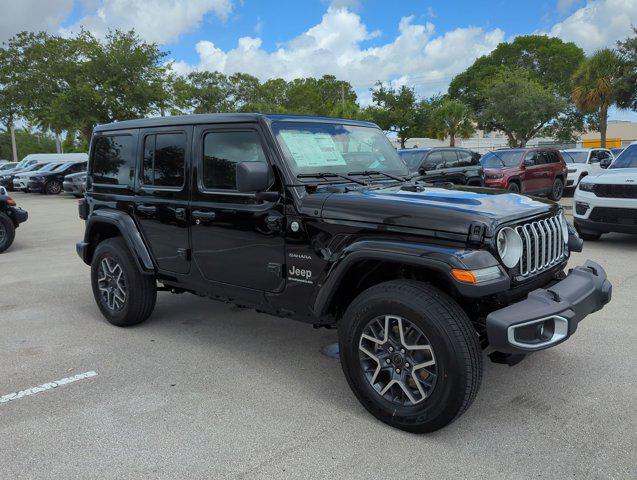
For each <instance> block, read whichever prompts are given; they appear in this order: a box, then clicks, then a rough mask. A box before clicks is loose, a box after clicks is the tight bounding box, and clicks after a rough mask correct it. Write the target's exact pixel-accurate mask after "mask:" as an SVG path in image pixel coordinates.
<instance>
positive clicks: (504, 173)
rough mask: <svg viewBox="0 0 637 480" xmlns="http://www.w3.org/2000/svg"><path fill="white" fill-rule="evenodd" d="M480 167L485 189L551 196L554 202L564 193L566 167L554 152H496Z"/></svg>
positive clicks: (484, 157) (534, 150) (515, 149)
mask: <svg viewBox="0 0 637 480" xmlns="http://www.w3.org/2000/svg"><path fill="white" fill-rule="evenodd" d="M480 163H482V167H483V168H484V175H485V181H484V185H485V187H491V188H501V189H506V190H509V191H510V192H516V193H518V192H520V193H533V194H537V195H548V197H549V198H550V199H551V200H559V199H560V198H562V193H564V182H565V180H566V173H567V167H566V163H564V159H563V158H562V155H561V154H560V152H559V151H557V150H555V149H553V148H508V149H503V150H496V151H493V152H489V153H487V154H486V155H484V156H483V157H482V158H481V159H480Z"/></svg>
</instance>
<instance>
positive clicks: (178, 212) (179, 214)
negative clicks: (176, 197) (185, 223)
mask: <svg viewBox="0 0 637 480" xmlns="http://www.w3.org/2000/svg"><path fill="white" fill-rule="evenodd" d="M175 218H176V219H177V220H185V219H186V209H185V208H175Z"/></svg>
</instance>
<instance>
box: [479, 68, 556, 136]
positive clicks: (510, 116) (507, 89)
mask: <svg viewBox="0 0 637 480" xmlns="http://www.w3.org/2000/svg"><path fill="white" fill-rule="evenodd" d="M482 95H483V96H484V101H485V106H484V107H483V108H482V109H480V111H479V112H478V115H477V118H478V122H479V123H480V124H481V125H483V126H484V128H485V129H486V130H488V131H493V130H499V131H501V132H504V133H505V134H506V136H507V138H508V140H509V145H510V146H512V147H523V146H525V145H526V143H527V142H528V141H529V140H530V139H532V138H533V137H534V136H536V135H537V134H538V133H539V132H540V131H542V130H543V129H545V128H547V127H549V126H550V125H551V122H554V121H555V119H556V118H557V117H558V116H559V115H560V113H561V112H564V111H565V109H566V107H567V102H566V101H565V100H564V99H562V98H560V97H558V96H556V95H554V94H553V92H551V90H550V89H549V88H547V87H546V86H544V85H542V84H541V83H540V82H538V81H537V80H535V79H533V78H530V77H529V76H528V75H526V74H525V72H524V71H503V72H501V73H500V74H498V75H497V76H496V77H495V78H494V79H492V81H491V82H490V83H489V84H488V85H487V86H486V87H484V89H483V92H482Z"/></svg>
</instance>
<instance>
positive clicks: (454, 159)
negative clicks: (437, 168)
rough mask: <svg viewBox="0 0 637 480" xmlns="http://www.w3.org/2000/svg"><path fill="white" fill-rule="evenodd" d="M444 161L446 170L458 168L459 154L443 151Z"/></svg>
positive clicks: (453, 151)
mask: <svg viewBox="0 0 637 480" xmlns="http://www.w3.org/2000/svg"><path fill="white" fill-rule="evenodd" d="M442 161H443V162H444V168H455V167H458V166H459V165H458V154H457V153H456V151H455V150H443V151H442Z"/></svg>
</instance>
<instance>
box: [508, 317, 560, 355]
mask: <svg viewBox="0 0 637 480" xmlns="http://www.w3.org/2000/svg"><path fill="white" fill-rule="evenodd" d="M566 335H568V320H566V319H565V318H564V317H560V316H557V315H554V316H552V317H547V318H540V319H538V320H531V321H530V322H525V323H520V324H518V325H513V326H511V327H509V330H508V340H509V343H510V344H512V345H515V346H517V347H521V348H524V349H527V350H537V349H540V348H543V347H546V346H548V345H552V344H554V343H557V342H559V341H561V340H562V339H564V338H565V337H566Z"/></svg>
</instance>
